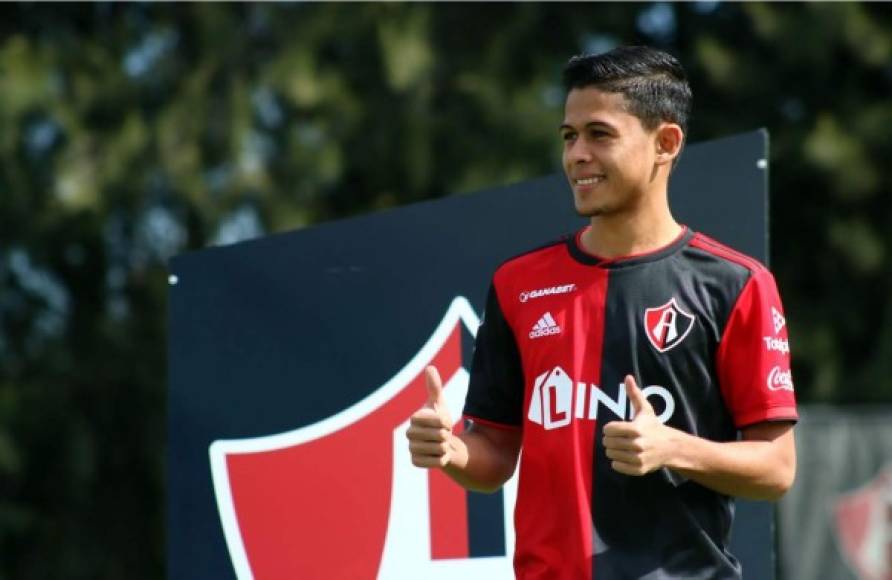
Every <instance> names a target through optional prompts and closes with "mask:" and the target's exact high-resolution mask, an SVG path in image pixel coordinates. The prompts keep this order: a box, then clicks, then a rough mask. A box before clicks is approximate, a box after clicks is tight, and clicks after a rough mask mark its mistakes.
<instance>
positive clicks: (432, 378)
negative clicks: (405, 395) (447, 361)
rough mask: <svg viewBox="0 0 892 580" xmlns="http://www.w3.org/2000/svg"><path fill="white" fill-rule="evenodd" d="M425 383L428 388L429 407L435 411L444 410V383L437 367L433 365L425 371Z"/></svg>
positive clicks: (427, 404)
mask: <svg viewBox="0 0 892 580" xmlns="http://www.w3.org/2000/svg"><path fill="white" fill-rule="evenodd" d="M424 382H425V386H426V387H427V403H426V404H425V405H426V406H427V407H430V408H431V409H433V410H435V411H438V412H439V411H440V410H442V409H443V408H444V407H445V405H446V403H445V401H444V400H443V381H442V379H440V372H439V371H438V370H437V367H435V366H433V365H431V366H428V367H426V368H425V369H424Z"/></svg>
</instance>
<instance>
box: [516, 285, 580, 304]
mask: <svg viewBox="0 0 892 580" xmlns="http://www.w3.org/2000/svg"><path fill="white" fill-rule="evenodd" d="M574 290H576V284H564V285H562V286H550V287H548V288H540V289H538V290H524V291H523V292H521V293H520V296H519V298H520V301H521V302H527V301H529V300H533V299H535V298H542V297H543V296H552V295H554V294H568V293H570V292H573V291H574Z"/></svg>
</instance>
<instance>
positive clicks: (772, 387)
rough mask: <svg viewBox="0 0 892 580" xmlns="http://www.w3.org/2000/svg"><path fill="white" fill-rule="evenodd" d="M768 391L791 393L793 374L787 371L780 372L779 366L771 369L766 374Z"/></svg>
mask: <svg viewBox="0 0 892 580" xmlns="http://www.w3.org/2000/svg"><path fill="white" fill-rule="evenodd" d="M766 382H767V383H768V390H769V391H792V390H793V374H792V373H791V372H790V370H789V369H787V370H785V371H784V370H781V368H780V367H779V366H776V367H774V368H772V369H771V371H770V372H769V373H768V380H767V381H766Z"/></svg>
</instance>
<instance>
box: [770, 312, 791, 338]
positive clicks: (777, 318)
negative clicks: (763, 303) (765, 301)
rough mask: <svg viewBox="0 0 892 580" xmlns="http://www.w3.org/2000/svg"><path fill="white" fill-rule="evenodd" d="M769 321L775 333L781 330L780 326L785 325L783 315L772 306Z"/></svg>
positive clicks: (785, 320) (785, 321)
mask: <svg viewBox="0 0 892 580" xmlns="http://www.w3.org/2000/svg"><path fill="white" fill-rule="evenodd" d="M771 322H772V324H774V334H777V333H778V332H780V331H781V328H783V327H784V326H786V324H787V319H786V318H784V315H783V314H781V313H780V312H779V311H778V309H777V308H775V307H774V306H772V307H771Z"/></svg>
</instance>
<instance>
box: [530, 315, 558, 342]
mask: <svg viewBox="0 0 892 580" xmlns="http://www.w3.org/2000/svg"><path fill="white" fill-rule="evenodd" d="M560 333H561V327H560V326H558V323H557V322H555V321H554V318H553V317H552V316H551V312H546V313H545V314H543V315H542V318H540V319H539V322H537V323H536V324H535V325H534V326H533V330H531V331H530V338H541V337H543V336H552V335H554V334H560Z"/></svg>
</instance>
